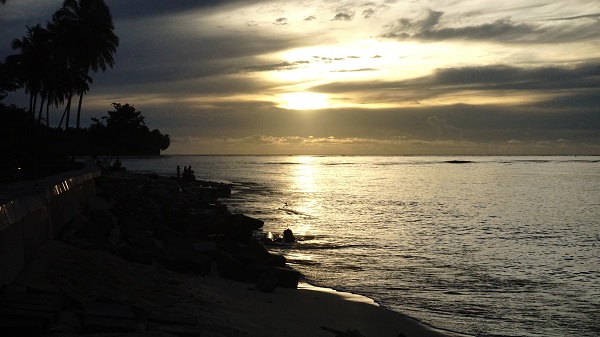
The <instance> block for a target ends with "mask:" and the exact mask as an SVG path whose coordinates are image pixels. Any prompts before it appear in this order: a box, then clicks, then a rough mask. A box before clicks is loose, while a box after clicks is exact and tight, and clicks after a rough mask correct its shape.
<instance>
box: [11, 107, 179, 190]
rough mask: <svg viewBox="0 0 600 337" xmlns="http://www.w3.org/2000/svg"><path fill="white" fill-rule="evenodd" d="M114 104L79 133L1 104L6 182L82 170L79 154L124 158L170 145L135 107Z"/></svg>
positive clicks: (152, 152)
mask: <svg viewBox="0 0 600 337" xmlns="http://www.w3.org/2000/svg"><path fill="white" fill-rule="evenodd" d="M112 106H113V108H114V110H113V111H108V112H107V115H106V116H103V117H101V118H92V121H93V123H92V124H91V125H90V126H89V127H88V128H82V129H79V130H77V129H74V128H68V129H60V128H51V127H49V126H47V125H43V124H39V123H31V120H30V115H29V111H28V110H26V109H24V108H19V107H16V106H14V105H11V106H7V105H4V104H2V103H0V144H2V145H3V146H4V149H3V150H4V151H3V154H2V156H1V158H2V161H1V163H2V165H0V183H2V182H6V181H14V180H19V179H25V178H38V177H41V176H45V175H50V174H55V173H58V172H62V171H65V170H68V169H74V168H77V167H78V165H80V164H78V163H76V162H74V161H73V160H72V159H73V156H74V155H77V156H90V157H108V158H116V159H117V160H118V159H119V156H122V155H160V151H164V150H166V149H167V148H168V147H169V145H170V144H171V139H170V137H169V135H167V134H164V135H163V134H162V133H161V132H160V131H159V130H157V129H154V130H150V129H149V128H148V127H147V126H146V124H145V122H144V116H142V113H141V112H140V111H137V110H136V109H135V107H134V106H132V105H129V104H120V103H113V104H112Z"/></svg>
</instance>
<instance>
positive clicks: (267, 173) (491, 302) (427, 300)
mask: <svg viewBox="0 0 600 337" xmlns="http://www.w3.org/2000/svg"><path fill="white" fill-rule="evenodd" d="M452 160H465V161H467V162H466V163H455V162H448V161H452ZM123 163H124V165H125V166H126V167H127V169H128V170H130V171H142V172H143V171H153V172H157V173H160V174H165V175H175V167H176V166H177V165H181V166H184V165H186V166H187V165H192V168H193V170H194V171H195V173H196V176H197V178H199V179H207V180H216V181H224V182H229V183H232V184H233V185H234V188H235V190H234V194H233V196H232V197H231V198H230V199H229V200H226V203H227V204H228V205H229V206H230V209H231V210H232V211H234V212H241V213H245V214H247V215H250V216H253V217H256V218H260V219H262V220H264V221H265V227H264V230H265V231H272V232H274V233H281V232H283V230H285V229H286V228H290V229H292V230H293V231H294V233H295V234H296V235H297V236H305V240H304V241H301V242H300V243H299V244H297V245H295V246H293V247H287V248H279V249H278V252H280V253H282V254H284V255H285V256H286V257H287V258H288V261H289V263H290V264H291V265H292V266H293V267H295V268H296V269H298V270H300V271H301V272H302V273H304V274H305V275H306V277H307V279H308V280H309V281H311V282H312V283H315V284H317V285H322V286H328V287H333V288H336V289H340V290H346V291H351V292H354V293H359V294H363V295H366V296H369V297H371V298H373V299H375V300H376V301H377V302H378V303H380V304H382V305H383V306H386V307H388V308H390V309H393V310H395V311H398V312H400V313H403V314H405V315H408V316H412V317H415V318H417V319H419V320H421V321H423V322H425V323H427V324H430V325H433V326H436V327H439V328H443V329H448V330H453V331H458V332H464V333H469V334H473V335H480V336H557V337H558V336H561V337H562V336H590V337H591V336H600V157H394V156H392V157H387V156H357V157H354V156H170V157H162V158H153V159H126V160H123ZM274 249H275V250H277V248H274Z"/></svg>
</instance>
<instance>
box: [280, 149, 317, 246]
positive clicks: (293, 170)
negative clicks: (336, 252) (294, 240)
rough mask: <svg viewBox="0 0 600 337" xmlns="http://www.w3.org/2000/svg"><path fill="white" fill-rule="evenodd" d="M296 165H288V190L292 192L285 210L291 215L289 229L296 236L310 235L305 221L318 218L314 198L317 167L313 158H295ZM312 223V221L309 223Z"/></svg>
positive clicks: (310, 228)
mask: <svg viewBox="0 0 600 337" xmlns="http://www.w3.org/2000/svg"><path fill="white" fill-rule="evenodd" d="M294 160H295V161H296V162H297V164H296V165H290V174H289V177H290V180H289V186H288V190H289V191H291V192H293V193H292V194H291V195H293V200H288V201H286V208H287V210H288V211H289V213H291V214H293V215H294V216H293V221H294V222H293V224H290V228H291V229H292V231H293V232H294V233H295V234H297V235H306V234H307V233H311V230H312V226H311V225H310V223H309V222H308V221H307V220H308V219H313V218H315V217H317V216H318V208H319V203H318V200H317V198H316V195H317V193H318V192H319V186H318V184H317V183H316V182H315V180H316V179H317V176H318V170H319V166H318V163H316V161H315V157H312V156H302V157H296V158H294ZM310 222H312V221H310Z"/></svg>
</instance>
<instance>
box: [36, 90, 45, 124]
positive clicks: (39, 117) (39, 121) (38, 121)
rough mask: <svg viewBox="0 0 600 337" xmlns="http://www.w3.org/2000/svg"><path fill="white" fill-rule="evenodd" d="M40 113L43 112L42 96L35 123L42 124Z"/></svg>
mask: <svg viewBox="0 0 600 337" xmlns="http://www.w3.org/2000/svg"><path fill="white" fill-rule="evenodd" d="M42 112H44V96H42V101H41V102H40V111H39V112H38V119H37V123H38V124H41V123H42Z"/></svg>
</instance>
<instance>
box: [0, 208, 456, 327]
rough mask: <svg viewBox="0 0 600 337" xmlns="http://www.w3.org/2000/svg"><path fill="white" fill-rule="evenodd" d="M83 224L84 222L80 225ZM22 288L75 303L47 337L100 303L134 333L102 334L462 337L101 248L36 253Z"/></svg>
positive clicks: (319, 293)
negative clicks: (119, 313) (123, 317)
mask: <svg viewBox="0 0 600 337" xmlns="http://www.w3.org/2000/svg"><path fill="white" fill-rule="evenodd" d="M91 207H92V208H96V209H106V208H108V207H110V203H109V202H107V200H104V199H103V198H101V197H97V198H96V199H95V202H94V204H93V205H91ZM86 220H87V218H86V217H85V216H82V217H81V218H80V219H79V222H81V223H85V221H86ZM26 288H29V289H36V290H37V291H40V290H41V291H44V292H60V293H61V294H65V295H66V297H67V298H68V299H70V300H71V302H72V303H76V304H77V305H72V306H70V307H67V308H63V309H62V311H61V315H60V318H59V319H58V322H57V323H56V324H55V325H54V327H53V328H52V329H53V331H52V336H77V335H80V334H81V331H82V329H84V328H85V324H86V323H85V320H84V323H81V321H80V319H79V318H78V317H80V316H81V315H82V312H83V313H85V312H86V308H89V306H93V303H98V302H104V303H112V304H115V305H117V304H118V305H120V306H126V307H128V308H131V310H132V311H133V312H135V313H136V314H135V317H131V318H128V319H129V321H132V322H134V323H135V331H130V332H118V333H117V334H107V333H102V334H100V335H103V336H109V335H110V336H113V335H114V336H174V335H179V336H182V335H198V336H199V335H202V336H298V337H299V336H323V337H327V336H329V337H332V336H335V335H336V334H335V333H332V332H330V331H326V330H324V329H323V328H322V327H328V328H331V329H335V330H339V331H350V330H357V331H359V332H360V334H361V335H363V336H366V337H376V336H378V337H379V336H381V337H386V336H389V337H397V336H401V334H404V336H407V337H411V336H423V337H427V336H430V337H444V336H459V334H453V333H450V332H444V331H439V330H435V329H432V328H429V327H427V326H425V325H423V324H421V323H419V322H418V321H416V320H413V319H411V318H408V317H405V316H403V315H401V314H398V313H395V312H392V311H390V310H387V309H385V308H382V307H380V306H378V305H377V304H376V303H375V302H374V301H372V300H370V299H368V298H366V297H363V296H359V295H354V294H349V293H342V292H337V291H335V290H331V289H326V288H318V287H314V286H311V285H308V284H305V283H300V284H299V286H298V289H287V288H280V287H278V288H276V289H275V291H273V292H272V293H265V292H261V291H258V290H257V289H256V288H255V286H254V284H252V283H243V282H236V281H232V280H227V279H223V278H221V277H219V275H218V272H217V270H216V268H215V267H214V266H213V268H212V270H211V272H210V273H209V275H207V276H204V277H203V276H199V275H194V274H189V273H177V272H173V271H171V270H168V269H167V268H164V267H163V266H162V265H161V264H158V263H153V264H150V265H148V264H139V263H134V262H129V261H125V260H123V259H121V258H119V257H117V256H114V255H113V254H111V253H110V252H107V251H105V250H98V249H90V247H83V248H82V247H74V246H72V245H68V244H65V243H62V242H57V241H49V242H47V243H46V244H45V245H44V246H43V247H41V249H40V250H39V251H38V252H37V254H36V256H35V258H34V259H33V261H32V262H31V263H30V264H29V265H28V266H27V267H26V269H25V270H24V271H23V272H22V273H21V275H20V276H19V278H18V280H17V282H16V283H15V286H14V289H16V290H14V291H16V292H18V291H22V290H23V289H26ZM9 290H10V289H9ZM156 317H162V318H163V319H157V318H156ZM69 318H70V319H69ZM165 322H166V323H165ZM86 335H90V334H86ZM91 335H93V334H91Z"/></svg>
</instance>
